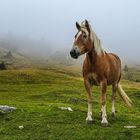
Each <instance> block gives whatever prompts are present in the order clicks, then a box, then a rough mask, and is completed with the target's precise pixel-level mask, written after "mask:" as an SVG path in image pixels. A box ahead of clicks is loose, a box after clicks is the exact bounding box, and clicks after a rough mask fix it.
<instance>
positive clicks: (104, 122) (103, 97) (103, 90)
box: [100, 80, 108, 126]
mask: <svg viewBox="0 0 140 140" xmlns="http://www.w3.org/2000/svg"><path fill="white" fill-rule="evenodd" d="M100 89H101V104H102V109H101V111H102V113H101V114H102V121H101V125H102V126H107V125H108V121H107V115H106V90H107V82H106V80H104V81H102V82H101V83H100Z"/></svg>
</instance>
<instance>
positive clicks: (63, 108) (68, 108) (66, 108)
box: [59, 107, 73, 111]
mask: <svg viewBox="0 0 140 140" xmlns="http://www.w3.org/2000/svg"><path fill="white" fill-rule="evenodd" d="M59 108H60V109H61V110H68V111H73V110H72V108H71V107H59Z"/></svg>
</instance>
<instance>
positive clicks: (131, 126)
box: [124, 126, 136, 129]
mask: <svg viewBox="0 0 140 140" xmlns="http://www.w3.org/2000/svg"><path fill="white" fill-rule="evenodd" d="M124 128H129V129H130V128H136V126H124Z"/></svg>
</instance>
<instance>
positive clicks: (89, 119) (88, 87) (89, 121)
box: [84, 79, 93, 124]
mask: <svg viewBox="0 0 140 140" xmlns="http://www.w3.org/2000/svg"><path fill="white" fill-rule="evenodd" d="M84 85H85V89H86V91H87V98H88V113H87V118H86V123H87V124H92V123H93V119H92V89H91V88H92V86H91V84H90V82H89V81H88V79H84Z"/></svg>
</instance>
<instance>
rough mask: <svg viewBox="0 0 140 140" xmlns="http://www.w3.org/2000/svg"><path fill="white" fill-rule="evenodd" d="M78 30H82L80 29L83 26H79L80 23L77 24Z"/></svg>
mask: <svg viewBox="0 0 140 140" xmlns="http://www.w3.org/2000/svg"><path fill="white" fill-rule="evenodd" d="M76 28H77V29H78V30H80V28H81V26H80V25H79V23H78V22H76Z"/></svg>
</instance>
